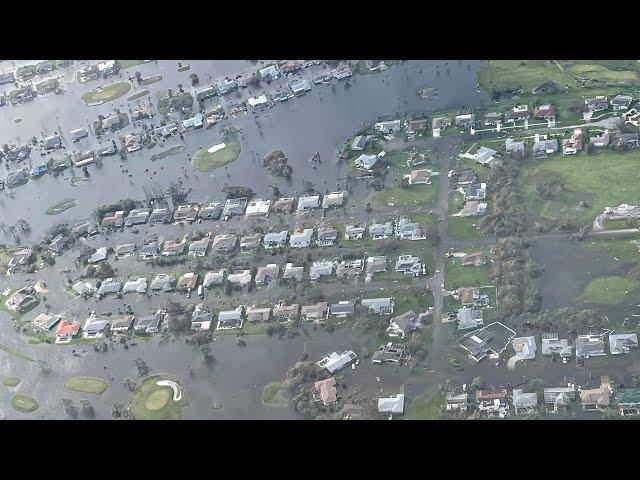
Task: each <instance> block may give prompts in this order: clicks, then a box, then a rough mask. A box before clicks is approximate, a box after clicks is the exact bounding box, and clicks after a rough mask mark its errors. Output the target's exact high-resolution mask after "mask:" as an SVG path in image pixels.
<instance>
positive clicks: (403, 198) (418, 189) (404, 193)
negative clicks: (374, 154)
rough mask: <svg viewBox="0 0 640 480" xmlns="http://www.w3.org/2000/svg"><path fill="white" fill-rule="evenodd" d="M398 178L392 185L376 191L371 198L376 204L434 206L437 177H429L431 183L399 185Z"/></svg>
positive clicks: (405, 206) (407, 206)
mask: <svg viewBox="0 0 640 480" xmlns="http://www.w3.org/2000/svg"><path fill="white" fill-rule="evenodd" d="M400 181H401V178H399V179H398V180H397V181H396V182H395V183H394V184H393V185H392V186H390V187H388V188H385V189H384V190H382V191H381V192H377V193H376V194H375V195H374V197H373V200H374V202H375V203H376V204H377V205H388V204H390V203H393V205H394V206H396V207H403V208H411V207H424V206H434V205H435V203H436V198H437V196H438V182H439V179H438V177H432V178H431V185H409V186H407V187H404V188H403V187H401V186H400Z"/></svg>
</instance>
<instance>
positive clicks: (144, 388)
mask: <svg viewBox="0 0 640 480" xmlns="http://www.w3.org/2000/svg"><path fill="white" fill-rule="evenodd" d="M158 380H171V381H174V382H176V383H178V385H180V388H181V390H182V397H181V398H180V400H178V401H175V400H173V390H172V389H171V387H168V386H160V385H158V384H157V383H156V382H157V381H158ZM187 406H189V400H188V399H187V395H186V392H185V391H184V388H183V386H182V383H181V382H180V381H179V380H178V379H177V378H175V377H173V376H170V375H153V376H151V377H149V378H147V379H146V380H145V381H143V382H142V383H141V384H140V386H139V387H138V388H137V389H136V391H135V392H134V393H133V395H132V396H131V400H130V402H129V408H130V410H131V412H132V413H133V415H134V417H135V418H136V420H180V419H181V418H182V409H183V408H185V407H187Z"/></svg>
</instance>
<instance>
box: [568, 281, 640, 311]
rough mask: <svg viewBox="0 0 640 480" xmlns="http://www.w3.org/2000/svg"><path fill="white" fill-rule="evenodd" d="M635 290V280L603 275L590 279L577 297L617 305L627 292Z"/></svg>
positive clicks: (636, 287) (591, 301)
mask: <svg viewBox="0 0 640 480" xmlns="http://www.w3.org/2000/svg"><path fill="white" fill-rule="evenodd" d="M637 290H638V286H637V284H636V282H635V281H634V280H632V279H630V278H627V277H620V276H617V275H610V276H603V277H598V278H594V279H593V280H591V281H590V282H589V284H588V285H587V286H586V287H585V289H584V291H583V293H582V295H581V296H580V297H578V299H579V300H582V301H584V302H589V303H600V304H605V305H617V304H618V303H620V302H622V301H623V300H624V298H625V297H626V296H627V295H628V294H630V293H635V292H637Z"/></svg>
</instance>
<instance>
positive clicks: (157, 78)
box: [140, 75, 162, 85]
mask: <svg viewBox="0 0 640 480" xmlns="http://www.w3.org/2000/svg"><path fill="white" fill-rule="evenodd" d="M160 80H162V75H155V76H153V77H149V78H143V79H142V80H140V85H151V84H152V83H156V82H159V81H160Z"/></svg>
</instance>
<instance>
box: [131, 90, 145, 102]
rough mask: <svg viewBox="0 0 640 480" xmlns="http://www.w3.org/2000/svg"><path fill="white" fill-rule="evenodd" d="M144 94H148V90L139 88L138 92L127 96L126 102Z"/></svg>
mask: <svg viewBox="0 0 640 480" xmlns="http://www.w3.org/2000/svg"><path fill="white" fill-rule="evenodd" d="M145 95H149V90H141V91H139V92H138V93H134V94H133V95H131V96H130V97H127V101H128V102H132V101H133V100H137V99H138V98H140V97H144V96H145Z"/></svg>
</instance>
